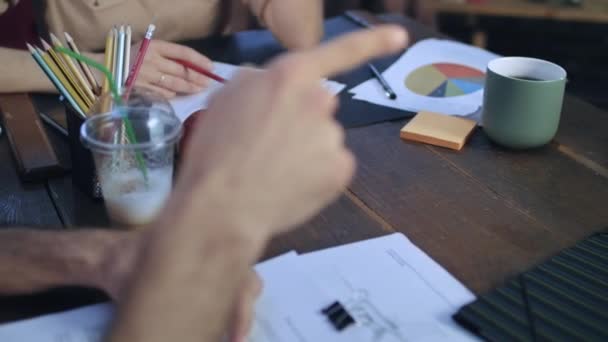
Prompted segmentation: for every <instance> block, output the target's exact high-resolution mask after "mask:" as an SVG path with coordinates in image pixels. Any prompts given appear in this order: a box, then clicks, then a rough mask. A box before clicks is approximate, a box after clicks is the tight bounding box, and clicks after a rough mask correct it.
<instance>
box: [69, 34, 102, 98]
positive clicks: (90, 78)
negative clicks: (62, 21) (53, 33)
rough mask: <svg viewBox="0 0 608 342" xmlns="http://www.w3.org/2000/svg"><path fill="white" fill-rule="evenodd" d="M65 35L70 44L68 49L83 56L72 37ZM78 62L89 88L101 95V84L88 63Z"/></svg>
mask: <svg viewBox="0 0 608 342" xmlns="http://www.w3.org/2000/svg"><path fill="white" fill-rule="evenodd" d="M64 35H65V41H66V43H67V44H68V47H69V48H70V49H72V51H74V52H75V53H77V54H81V53H80V50H79V49H78V46H77V45H76V42H75V41H74V39H73V38H72V36H70V35H69V34H68V33H67V32H64ZM76 62H77V63H78V65H79V66H80V70H81V71H82V73H83V74H84V75H85V77H86V78H87V81H88V82H89V86H90V87H91V90H93V93H95V94H97V95H100V93H101V86H100V85H99V82H97V79H96V78H95V75H94V74H93V72H92V71H91V68H90V67H89V66H88V65H87V64H86V63H84V62H82V61H80V60H78V61H76Z"/></svg>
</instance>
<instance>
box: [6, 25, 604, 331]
mask: <svg viewBox="0 0 608 342" xmlns="http://www.w3.org/2000/svg"><path fill="white" fill-rule="evenodd" d="M383 19H384V20H385V21H391V22H395V23H399V24H401V25H404V26H405V27H406V28H408V30H409V31H410V34H411V35H412V37H414V39H423V38H426V37H435V36H440V35H439V34H438V33H435V32H433V31H432V30H430V29H428V28H426V27H424V26H422V25H420V24H418V23H416V22H414V21H412V20H409V19H407V18H404V17H400V16H384V17H383ZM327 27H328V30H327V31H328V32H327V33H328V36H335V35H337V34H340V33H342V32H344V31H349V30H354V29H357V28H356V27H353V26H352V24H350V23H349V22H347V21H346V20H344V19H334V20H331V21H329V22H328V23H327ZM188 44H189V45H191V46H194V47H195V48H197V49H198V50H200V51H202V52H203V53H205V54H207V55H208V56H209V57H211V58H212V59H216V60H221V61H225V62H230V63H241V62H245V61H248V62H254V63H263V62H265V61H267V60H268V59H269V58H272V56H274V55H276V53H278V52H280V51H281V49H280V48H279V47H278V45H277V44H276V41H274V39H273V38H272V36H271V35H269V34H268V33H267V32H263V31H254V32H244V33H240V34H237V35H234V36H230V37H220V38H212V39H207V40H202V41H196V42H189V43H188ZM394 58H396V56H391V57H387V58H384V59H379V60H378V61H375V63H377V65H378V66H380V68H381V69H383V68H385V67H387V66H388V65H390V63H391V62H392V60H394ZM363 70H364V69H363V68H361V69H357V70H354V71H353V72H351V73H347V74H344V75H339V76H338V77H337V78H336V79H337V80H338V81H341V82H343V83H346V84H348V86H349V87H352V86H355V85H356V84H358V83H359V82H361V81H363V80H365V79H366V78H367V77H369V76H368V75H366V74H365V73H364V71H363ZM341 100H342V101H343V104H342V105H341V107H340V109H339V113H338V118H339V119H343V118H346V117H348V116H349V114H351V115H352V113H354V112H355V111H360V112H363V111H366V112H369V113H372V114H373V113H374V112H377V111H384V110H387V109H385V108H382V107H377V106H373V105H370V104H366V103H363V102H359V101H355V100H352V99H349V98H348V96H346V95H344V94H343V95H342V97H341ZM562 117H563V119H562V124H561V126H560V130H559V133H558V135H557V137H556V139H555V141H554V142H553V143H551V144H550V145H548V146H546V147H544V148H541V149H536V150H531V151H519V152H517V151H511V150H506V149H503V148H500V147H498V146H496V145H494V144H493V143H491V142H490V141H489V140H488V139H487V137H486V136H485V135H484V133H483V130H482V129H479V128H478V129H477V130H476V132H475V133H474V134H473V136H472V138H471V141H470V142H469V143H468V144H467V145H466V146H465V147H464V149H463V150H462V151H461V152H453V151H451V150H446V149H442V148H437V147H431V146H426V145H421V144H416V143H410V142H404V141H402V140H401V139H400V138H399V130H400V128H401V127H402V126H403V125H404V124H405V123H406V122H407V120H404V119H400V120H397V121H393V122H385V123H381V124H376V125H371V126H366V127H357V128H350V129H348V130H347V145H348V146H349V148H351V149H352V150H353V152H354V154H355V155H356V157H357V159H358V170H357V175H356V177H355V180H354V182H353V184H352V185H351V186H350V187H349V188H348V189H347V190H346V191H345V193H344V195H343V196H342V197H341V198H340V199H339V200H338V201H337V202H336V203H334V204H333V205H331V206H330V207H329V208H327V209H326V210H324V211H323V212H322V213H321V214H319V215H318V216H317V217H316V218H314V219H313V220H311V221H310V222H308V223H306V224H304V225H303V226H302V227H301V228H300V229H299V230H296V231H294V232H292V233H289V234H285V235H282V236H280V237H277V238H276V239H274V240H273V241H272V243H271V244H270V245H269V247H268V250H267V253H266V254H265V257H271V256H274V255H277V254H280V253H283V252H286V251H289V250H292V249H295V250H298V251H299V252H306V251H312V250H317V249H321V248H325V247H330V246H336V245H340V244H344V243H348V242H353V241H358V240H362V239H367V238H371V237H376V236H381V235H385V234H389V233H392V232H402V233H404V234H405V235H406V236H407V237H408V238H410V239H411V240H412V241H413V242H414V243H415V244H416V245H418V246H419V247H420V248H421V249H422V250H424V251H425V252H426V253H428V254H429V255H430V256H431V257H432V258H434V259H435V260H437V261H438V262H439V263H440V264H441V265H443V266H444V267H445V268H446V269H447V270H448V271H450V272H451V273H452V274H453V275H454V276H455V277H456V278H458V279H459V280H460V281H462V282H463V283H464V284H465V285H466V286H467V287H469V288H470V289H471V290H473V291H474V292H475V293H477V294H480V293H483V292H485V291H488V290H490V289H491V288H493V287H495V286H497V285H499V284H500V283H502V282H504V281H505V280H506V279H508V278H509V277H511V276H514V275H515V274H517V273H518V272H521V271H524V270H526V269H528V268H530V267H531V266H532V265H534V264H536V263H538V262H540V261H542V260H543V259H545V258H547V257H548V256H550V255H552V254H554V253H556V252H557V251H559V250H561V249H563V248H565V247H567V246H570V245H572V244H573V243H574V242H576V241H577V240H580V239H582V238H583V237H585V236H587V235H589V234H591V233H592V232H595V231H599V230H601V229H603V228H605V227H607V226H608V210H606V209H605V208H606V201H607V200H608V172H606V168H607V167H608V142H607V140H606V139H607V136H608V135H607V134H606V132H608V130H607V128H608V114H607V113H606V112H603V111H601V110H599V109H597V108H595V107H593V106H592V105H589V104H587V103H585V102H583V101H581V100H579V99H576V98H573V97H567V99H566V101H565V104H564V112H563V116H562ZM4 139H5V138H0V176H1V177H2V178H1V179H0V205H2V203H4V206H7V207H8V208H10V209H8V211H6V213H7V214H5V215H2V217H0V219H1V220H3V222H4V223H10V224H33V225H37V226H39V225H44V226H55V225H57V224H59V223H61V222H63V223H64V224H65V226H66V227H70V228H80V227H87V226H94V225H99V226H108V224H109V223H108V220H107V216H106V215H105V213H104V209H103V205H102V203H100V202H95V201H93V200H91V199H90V198H88V197H87V196H85V195H84V194H82V193H81V192H80V191H79V190H78V189H76V188H74V187H73V186H72V183H71V178H70V177H69V176H67V177H63V178H57V179H52V180H49V181H48V182H47V184H39V185H23V184H21V183H20V182H19V181H18V179H17V178H16V174H15V173H14V166H13V164H12V160H11V158H10V154H9V150H8V145H7V144H6V141H5V140H4ZM57 143H58V144H61V142H60V141H58V142H57ZM63 148H65V147H63ZM311 167H314V166H313V165H311ZM1 208H2V207H0V210H2V209H1ZM0 212H1V211H0ZM66 297H69V296H60V297H58V295H57V294H56V293H50V294H46V296H43V297H40V296H38V297H32V298H30V300H29V301H28V300H27V299H22V298H20V299H19V301H10V300H8V301H7V300H5V301H4V302H2V303H5V305H4V304H2V303H0V320H2V319H3V318H2V317H6V318H5V319H15V318H20V317H27V316H31V315H33V314H37V313H42V312H48V311H53V310H57V309H58V308H61V309H64V308H66V307H68V306H70V303H69V302H70V300H69V299H66ZM57 298H61V300H58V299H57ZM97 300H99V298H98V297H96V296H91V297H90V302H94V301H97ZM66 301H67V303H66ZM58 302H59V303H61V306H60V307H59V306H58ZM84 302H86V300H85V301H84ZM84 302H83V300H82V297H80V299H79V300H75V301H74V302H73V303H71V305H72V306H78V305H82V304H83V303H84ZM11 303H12V304H11ZM16 303H17V304H16ZM53 303H54V304H53ZM23 305H30V306H31V308H30V310H25V311H24V310H22V309H19V308H18V307H17V306H19V307H23Z"/></svg>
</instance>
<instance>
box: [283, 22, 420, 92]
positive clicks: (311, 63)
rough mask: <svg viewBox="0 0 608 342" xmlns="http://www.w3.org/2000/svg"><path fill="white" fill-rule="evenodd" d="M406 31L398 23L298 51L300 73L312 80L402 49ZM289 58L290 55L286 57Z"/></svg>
mask: <svg viewBox="0 0 608 342" xmlns="http://www.w3.org/2000/svg"><path fill="white" fill-rule="evenodd" d="M407 41H408V35H407V33H406V31H405V30H404V29H403V28H401V27H399V26H396V25H384V26H378V27H376V28H372V29H369V30H363V31H357V32H354V33H349V34H346V35H344V36H341V37H339V38H336V39H334V40H332V41H330V42H328V43H325V44H323V45H320V46H318V47H316V48H314V49H310V50H307V51H302V52H298V53H295V54H294V55H292V56H291V58H294V59H296V60H297V61H298V62H296V63H297V68H296V70H294V72H298V73H299V74H300V75H301V76H302V77H310V79H311V80H312V79H313V78H314V79H318V78H320V77H330V76H332V75H334V74H338V73H341V72H344V71H347V70H350V69H352V68H354V67H356V66H358V65H360V64H362V63H364V62H366V61H368V60H370V59H373V58H376V57H381V56H384V55H388V54H390V53H394V52H397V51H399V50H401V49H403V48H404V47H405V46H406V44H407ZM286 58H290V57H286Z"/></svg>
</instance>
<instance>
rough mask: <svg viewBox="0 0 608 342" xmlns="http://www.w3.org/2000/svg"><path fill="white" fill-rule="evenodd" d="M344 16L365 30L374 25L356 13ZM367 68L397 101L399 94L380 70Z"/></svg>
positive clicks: (345, 13)
mask: <svg viewBox="0 0 608 342" xmlns="http://www.w3.org/2000/svg"><path fill="white" fill-rule="evenodd" d="M344 16H345V17H346V19H348V20H350V21H352V22H353V23H355V24H357V25H359V26H361V27H364V28H371V27H372V25H371V24H370V23H369V22H368V21H367V20H365V19H364V18H362V17H360V16H359V15H358V14H356V13H354V12H351V11H346V12H344ZM367 67H368V68H369V70H371V71H372V74H374V77H375V78H376V79H377V80H378V82H380V85H381V86H382V89H384V94H386V97H388V98H389V99H391V100H394V99H396V98H397V94H396V93H395V91H394V90H393V88H391V86H390V85H388V83H387V82H386V80H385V79H384V77H382V74H380V72H378V69H376V67H375V66H374V65H373V64H372V63H369V64H367Z"/></svg>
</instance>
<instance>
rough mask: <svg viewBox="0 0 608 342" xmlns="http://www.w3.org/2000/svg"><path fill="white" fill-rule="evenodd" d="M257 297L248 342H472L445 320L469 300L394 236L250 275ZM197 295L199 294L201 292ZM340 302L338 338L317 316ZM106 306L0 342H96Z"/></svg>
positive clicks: (11, 327) (59, 317)
mask: <svg viewBox="0 0 608 342" xmlns="http://www.w3.org/2000/svg"><path fill="white" fill-rule="evenodd" d="M255 269H256V271H257V272H258V274H260V276H261V278H262V280H263V283H264V289H263V291H262V294H261V296H260V298H259V299H258V301H257V303H256V306H255V318H254V324H253V328H252V332H251V334H250V336H249V339H248V342H292V341H294V342H317V341H332V342H403V341H445V340H450V341H475V340H476V339H475V338H474V337H472V336H471V335H469V334H468V333H467V332H465V331H464V329H462V328H460V327H459V326H457V325H456V324H455V323H454V322H453V321H452V319H451V315H452V314H453V313H455V312H456V311H457V310H458V308H459V307H461V306H463V305H465V304H467V303H469V302H471V301H473V300H474V298H475V297H474V296H473V294H471V292H470V291H468V290H467V289H466V288H465V287H464V286H462V285H461V284H460V283H459V282H458V281H456V280H455V279H454V278H453V277H452V276H451V275H450V274H449V273H448V272H446V271H445V270H444V269H443V268H442V267H441V266H439V265H438V264H437V263H435V262H434V261H433V260H432V259H431V258H429V257H428V256H427V255H426V254H424V253H423V252H422V251H421V250H420V249H418V248H417V247H416V246H414V245H413V244H412V243H411V242H410V241H409V240H408V239H407V238H405V236H403V235H402V234H392V235H388V236H385V237H381V238H377V239H372V240H367V241H362V242H357V243H354V244H349V245H345V246H340V247H335V248H331V249H327V250H323V251H319V252H314V253H309V254H304V255H297V254H296V253H295V252H291V253H287V254H284V255H282V256H280V257H277V258H274V259H270V260H267V261H266V262H263V263H260V264H258V265H257V266H256V267H255ZM201 291H204V289H201ZM335 301H340V302H341V303H342V304H344V306H345V307H346V308H347V310H349V313H351V314H352V315H353V316H354V318H355V320H356V322H357V323H356V324H355V325H353V326H350V327H348V328H346V329H345V330H343V331H338V330H336V329H334V328H333V326H332V325H331V324H330V322H329V321H328V319H327V317H325V316H324V315H322V313H321V311H322V309H323V308H324V307H326V306H328V305H330V304H332V303H333V302H335ZM112 310H113V309H112V305H110V304H99V305H94V306H89V307H85V308H82V309H77V310H72V311H67V312H64V313H58V314H53V315H47V316H42V317H39V318H35V319H31V320H26V321H21V322H17V323H13V324H6V325H2V326H0V341H8V342H13V341H15V342H16V341H41V342H100V341H101V337H102V335H103V333H104V332H105V331H106V329H107V327H108V324H109V322H110V320H111V317H112Z"/></svg>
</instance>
